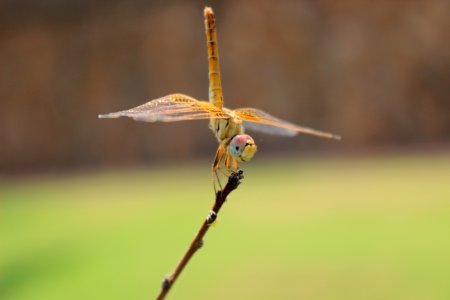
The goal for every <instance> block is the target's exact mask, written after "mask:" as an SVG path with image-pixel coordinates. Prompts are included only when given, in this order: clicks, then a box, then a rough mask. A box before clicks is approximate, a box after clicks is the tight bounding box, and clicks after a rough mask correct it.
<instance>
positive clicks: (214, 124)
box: [209, 117, 244, 144]
mask: <svg viewBox="0 0 450 300" xmlns="http://www.w3.org/2000/svg"><path fill="white" fill-rule="evenodd" d="M209 127H210V128H211V130H212V131H213V132H214V134H215V135H216V138H217V140H218V141H219V143H224V144H229V143H230V141H231V139H232V138H233V137H234V136H236V135H239V134H244V127H243V126H242V121H241V120H240V119H238V118H233V117H232V118H228V119H211V121H210V123H209Z"/></svg>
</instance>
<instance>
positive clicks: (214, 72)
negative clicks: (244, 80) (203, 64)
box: [204, 7, 223, 108]
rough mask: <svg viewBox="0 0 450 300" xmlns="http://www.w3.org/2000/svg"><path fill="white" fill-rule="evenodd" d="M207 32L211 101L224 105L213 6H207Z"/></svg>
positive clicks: (219, 105) (205, 11)
mask: <svg viewBox="0 0 450 300" xmlns="http://www.w3.org/2000/svg"><path fill="white" fill-rule="evenodd" d="M204 14H205V33H206V43H207V47H208V68H209V102H211V103H212V104H214V106H216V107H218V108H222V107H223V94H222V84H221V82H220V67H219V52H218V50H217V33H216V20H215V18H214V12H213V10H212V8H211V7H205V10H204Z"/></svg>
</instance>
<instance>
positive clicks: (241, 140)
mask: <svg viewBox="0 0 450 300" xmlns="http://www.w3.org/2000/svg"><path fill="white" fill-rule="evenodd" d="M256 148H257V147H256V145H255V141H254V140H253V139H252V137H251V136H249V135H248V134H239V135H236V136H235V137H233V138H232V139H231V143H230V154H231V156H233V157H234V158H236V159H237V160H239V161H243V162H245V161H249V160H250V159H251V158H252V157H253V155H255V153H256Z"/></svg>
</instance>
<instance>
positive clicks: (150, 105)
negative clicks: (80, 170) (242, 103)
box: [98, 94, 230, 122]
mask: <svg viewBox="0 0 450 300" xmlns="http://www.w3.org/2000/svg"><path fill="white" fill-rule="evenodd" d="M98 117H99V118H101V119H103V118H119V117H130V118H133V119H135V120H136V121H144V122H157V121H161V122H175V121H184V120H201V119H211V118H216V119H226V118H230V115H229V114H227V113H225V112H224V111H222V110H221V109H219V108H217V107H215V106H214V105H212V104H211V103H208V102H203V101H198V100H196V99H194V98H192V97H189V96H186V95H182V94H172V95H167V96H165V97H162V98H159V99H155V100H152V101H149V102H147V103H145V104H142V105H140V106H137V107H134V108H131V109H128V110H123V111H119V112H114V113H109V114H104V115H99V116H98Z"/></svg>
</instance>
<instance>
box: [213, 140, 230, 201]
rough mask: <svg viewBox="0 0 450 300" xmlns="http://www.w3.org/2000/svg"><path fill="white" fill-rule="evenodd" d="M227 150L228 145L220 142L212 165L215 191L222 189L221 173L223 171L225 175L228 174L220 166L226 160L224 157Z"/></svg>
mask: <svg viewBox="0 0 450 300" xmlns="http://www.w3.org/2000/svg"><path fill="white" fill-rule="evenodd" d="M226 152H227V151H226V146H225V145H224V144H220V145H219V148H217V152H216V157H215V159H214V163H213V166H212V173H213V186H214V191H215V192H216V193H217V192H218V190H219V191H220V190H222V184H221V183H220V177H219V174H220V173H221V174H222V175H224V176H225V177H227V176H228V175H227V174H225V173H224V172H223V170H222V168H221V167H220V165H221V164H222V161H223V160H224V158H226ZM219 172H220V173H219ZM217 188H218V189H217Z"/></svg>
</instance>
